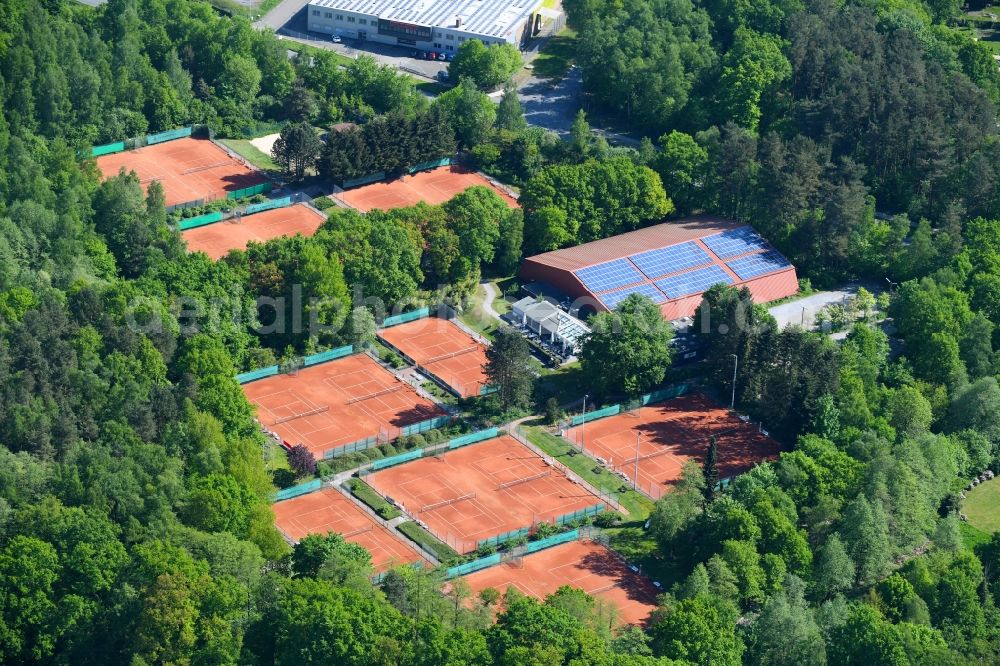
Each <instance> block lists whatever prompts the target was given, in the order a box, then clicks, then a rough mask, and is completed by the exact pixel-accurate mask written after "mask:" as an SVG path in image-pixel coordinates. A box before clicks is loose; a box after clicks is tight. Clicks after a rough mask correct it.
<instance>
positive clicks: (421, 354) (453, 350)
mask: <svg viewBox="0 0 1000 666" xmlns="http://www.w3.org/2000/svg"><path fill="white" fill-rule="evenodd" d="M378 336H379V337H380V338H382V339H383V340H384V341H385V342H388V343H389V344H390V345H392V346H393V347H395V348H396V349H398V350H399V351H401V352H403V353H404V354H406V355H407V356H409V357H410V358H411V359H413V361H414V362H415V363H416V364H417V365H418V366H420V367H421V368H422V369H424V370H426V371H427V372H429V373H430V374H432V375H434V376H435V377H437V378H438V379H440V380H441V381H442V382H444V383H445V384H447V385H448V386H450V387H452V388H453V389H455V391H456V392H458V394H459V395H461V396H462V397H463V398H468V397H469V396H475V395H479V392H480V390H481V389H482V387H483V385H484V384H485V383H486V374H485V373H484V372H483V366H484V365H485V364H486V347H485V346H484V345H483V344H482V343H481V342H479V341H478V340H476V339H475V338H473V337H472V336H471V335H469V334H468V333H466V332H465V331H463V330H462V329H461V328H459V327H458V326H457V325H456V324H455V323H454V322H452V321H449V320H447V319H440V318H438V317H425V318H423V319H417V320H416V321H411V322H407V323H405V324H400V325H398V326H393V327H391V328H384V329H382V330H381V331H379V332H378Z"/></svg>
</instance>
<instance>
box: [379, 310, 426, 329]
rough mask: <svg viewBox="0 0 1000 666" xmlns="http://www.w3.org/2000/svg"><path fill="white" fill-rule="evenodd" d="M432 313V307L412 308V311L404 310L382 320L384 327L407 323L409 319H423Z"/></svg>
mask: <svg viewBox="0 0 1000 666" xmlns="http://www.w3.org/2000/svg"><path fill="white" fill-rule="evenodd" d="M430 313H431V311H430V308H420V309H419V310H411V311H410V312H404V313H403V314H398V315H393V316H391V317H386V318H385V319H383V320H382V328H389V327H390V326H398V325H399V324H405V323H406V322H408V321H415V320H417V319H423V318H424V317H427V316H428V315H430Z"/></svg>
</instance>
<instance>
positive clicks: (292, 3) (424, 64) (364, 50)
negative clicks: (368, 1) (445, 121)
mask: <svg viewBox="0 0 1000 666" xmlns="http://www.w3.org/2000/svg"><path fill="white" fill-rule="evenodd" d="M300 2H303V0H286V2H285V3H283V4H282V5H280V6H279V7H278V8H276V9H275V10H273V11H272V12H271V13H270V14H268V16H267V17H265V18H264V20H263V21H262V22H261V24H262V25H266V26H267V27H270V28H273V29H274V30H275V32H277V33H278V34H279V35H283V36H286V37H292V38H294V39H296V40H299V41H304V42H308V43H310V44H312V45H314V46H319V47H320V48H324V49H329V50H331V51H336V52H337V53H341V54H343V55H346V56H348V57H349V58H357V57H358V56H359V55H362V54H364V55H370V56H372V57H373V58H375V60H377V61H378V62H380V63H383V64H386V65H391V66H393V67H395V68H397V69H400V70H402V71H404V72H409V73H410V74H416V75H417V76H422V77H425V78H428V79H436V78H437V74H438V72H440V71H442V70H445V71H447V69H448V63H447V62H444V61H440V60H425V59H421V58H413V57H411V54H412V52H413V50H414V49H411V48H405V47H401V46H391V45H388V44H378V43H376V42H371V41H365V40H356V39H348V38H346V37H341V42H340V43H334V42H333V40H332V39H331V36H330V35H326V34H322V33H317V32H309V31H308V30H307V22H306V11H307V8H306V6H305V5H304V4H302V5H301V6H298V4H299V3H300ZM282 9H291V10H294V13H293V14H292V15H291V18H287V19H286V18H285V17H286V16H288V14H287V13H283V12H282V11H281V10H282Z"/></svg>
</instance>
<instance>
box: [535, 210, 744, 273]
mask: <svg viewBox="0 0 1000 666" xmlns="http://www.w3.org/2000/svg"><path fill="white" fill-rule="evenodd" d="M742 226H746V225H743V224H740V223H739V222H734V221H733V220H726V219H723V218H721V217H709V216H699V217H692V218H688V219H685V220H676V221H673V222H664V223H663V224H657V225H654V226H652V227H646V228H645V229H637V230H636V231H629V232H627V233H624V234H620V235H618V236H612V237H610V238H602V239H601V240H596V241H591V242H590V243H584V244H583V245H577V246H576V247H567V248H565V249H562V250H553V251H552V252H546V253H544V254H536V255H535V256H533V257H528V259H527V261H530V262H532V263H535V264H543V265H545V266H552V267H553V268H561V269H563V270H567V271H575V270H579V269H581V268H586V267H587V266H593V265H594V264H602V263H604V262H605V261H611V260H613V259H621V258H622V257H628V256H630V255H633V254H639V253H640V252H646V251H647V250H656V249H658V248H663V247H669V246H671V245H677V244H678V243H684V242H686V241H690V240H695V239H697V238H702V237H704V236H711V235H712V234H717V233H719V232H720V231H727V230H729V229H735V228H737V227H742Z"/></svg>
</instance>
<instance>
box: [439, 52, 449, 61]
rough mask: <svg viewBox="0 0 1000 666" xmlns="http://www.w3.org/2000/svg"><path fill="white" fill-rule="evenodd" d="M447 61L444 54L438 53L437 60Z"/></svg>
mask: <svg viewBox="0 0 1000 666" xmlns="http://www.w3.org/2000/svg"><path fill="white" fill-rule="evenodd" d="M447 59H448V56H446V55H445V54H444V53H438V60H447Z"/></svg>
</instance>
